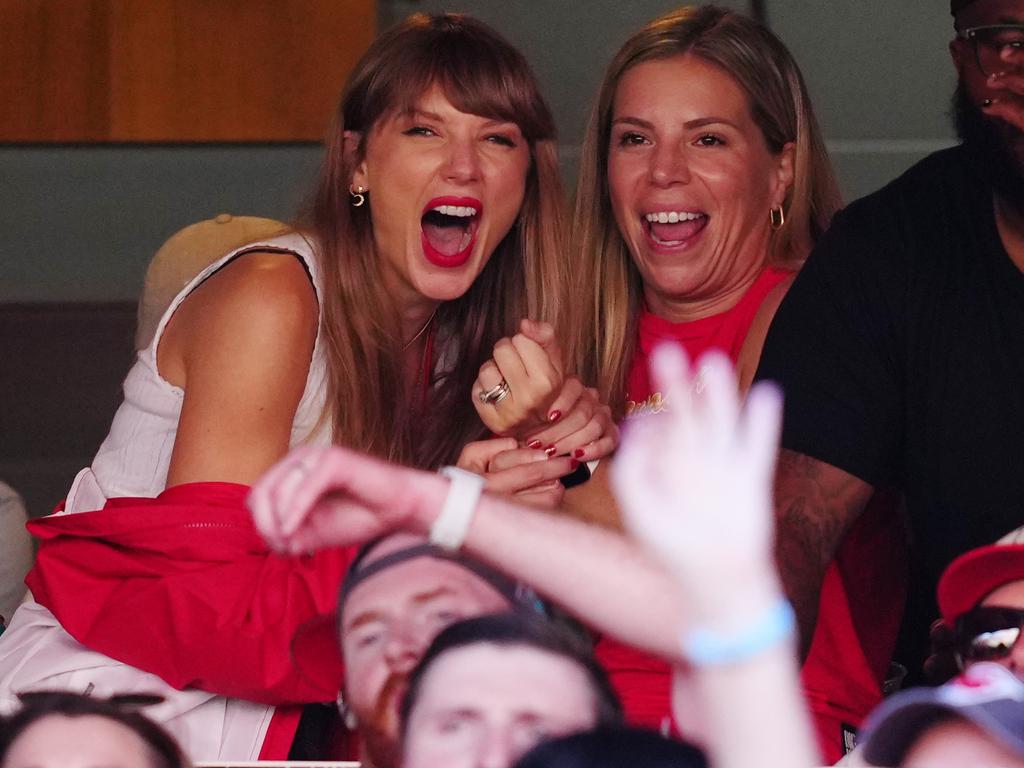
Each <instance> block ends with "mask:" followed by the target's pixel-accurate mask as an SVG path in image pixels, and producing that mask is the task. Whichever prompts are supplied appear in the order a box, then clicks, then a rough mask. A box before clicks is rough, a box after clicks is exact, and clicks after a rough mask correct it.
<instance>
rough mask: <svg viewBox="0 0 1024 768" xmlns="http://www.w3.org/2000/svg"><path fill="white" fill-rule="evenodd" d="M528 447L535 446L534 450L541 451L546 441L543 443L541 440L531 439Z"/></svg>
mask: <svg viewBox="0 0 1024 768" xmlns="http://www.w3.org/2000/svg"><path fill="white" fill-rule="evenodd" d="M526 447H527V448H533V450H535V451H539V450H540V449H541V448H543V447H544V443H542V442H541V441H540V440H531V441H530V442H528V443H527V444H526Z"/></svg>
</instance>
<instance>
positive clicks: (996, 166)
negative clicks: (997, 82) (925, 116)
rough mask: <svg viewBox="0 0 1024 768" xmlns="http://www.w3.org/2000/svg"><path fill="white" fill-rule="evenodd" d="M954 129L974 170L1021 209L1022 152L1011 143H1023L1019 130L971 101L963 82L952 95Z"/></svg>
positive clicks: (1023, 192) (1023, 205) (1023, 190)
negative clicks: (986, 113) (989, 115)
mask: <svg viewBox="0 0 1024 768" xmlns="http://www.w3.org/2000/svg"><path fill="white" fill-rule="evenodd" d="M953 114H954V117H955V119H956V132H957V135H958V136H959V137H960V141H961V142H962V143H963V146H964V149H965V150H966V151H967V152H968V154H969V155H970V158H971V164H972V166H973V168H974V169H975V170H976V171H977V172H978V174H979V175H980V176H981V177H982V178H983V179H984V180H985V181H986V182H988V183H989V184H991V185H992V188H993V189H994V190H995V192H996V194H997V195H999V197H1000V198H1002V199H1003V200H1004V201H1005V202H1007V203H1009V204H1010V205H1012V206H1013V207H1014V208H1016V209H1018V210H1021V209H1024V156H1018V155H1017V153H1016V152H1015V151H1014V144H1017V145H1018V146H1021V147H1024V137H1022V136H1021V133H1020V131H1018V130H1017V129H1016V128H1014V127H1013V126H1011V125H1010V124H1009V123H1006V122H1004V121H1002V120H998V119H995V118H991V117H987V116H986V115H985V114H984V113H983V112H982V111H981V109H980V108H978V107H977V106H975V104H974V103H973V102H971V99H970V97H969V96H968V95H967V89H966V88H964V86H963V83H960V84H959V85H958V86H957V89H956V94H955V95H954V97H953Z"/></svg>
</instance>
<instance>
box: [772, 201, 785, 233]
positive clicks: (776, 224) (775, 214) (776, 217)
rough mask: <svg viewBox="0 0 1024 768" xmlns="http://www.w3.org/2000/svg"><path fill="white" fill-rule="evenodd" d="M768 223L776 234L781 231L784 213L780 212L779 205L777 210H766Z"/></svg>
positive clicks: (780, 207)
mask: <svg viewBox="0 0 1024 768" xmlns="http://www.w3.org/2000/svg"><path fill="white" fill-rule="evenodd" d="M768 221H769V222H770V223H771V225H772V229H774V230H775V231H776V232H778V231H779V230H780V229H782V225H783V224H785V223H786V212H785V211H783V210H782V206H781V205H780V206H779V207H778V208H769V209H768Z"/></svg>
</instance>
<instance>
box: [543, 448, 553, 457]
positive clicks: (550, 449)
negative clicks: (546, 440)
mask: <svg viewBox="0 0 1024 768" xmlns="http://www.w3.org/2000/svg"><path fill="white" fill-rule="evenodd" d="M544 453H546V454H547V455H548V458H551V457H552V456H554V455H555V446H553V445H549V446H548V447H547V448H545V449H544Z"/></svg>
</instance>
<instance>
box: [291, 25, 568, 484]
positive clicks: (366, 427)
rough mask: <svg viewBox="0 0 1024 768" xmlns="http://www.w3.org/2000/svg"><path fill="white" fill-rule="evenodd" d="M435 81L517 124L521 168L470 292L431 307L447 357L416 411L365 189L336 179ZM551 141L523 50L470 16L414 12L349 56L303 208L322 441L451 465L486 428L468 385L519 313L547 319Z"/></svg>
mask: <svg viewBox="0 0 1024 768" xmlns="http://www.w3.org/2000/svg"><path fill="white" fill-rule="evenodd" d="M435 86H436V87H438V88H440V89H441V91H442V92H443V93H444V95H445V97H446V98H447V99H448V100H449V101H450V102H451V103H452V105H453V106H455V107H456V108H457V109H459V110H460V111H462V112H467V113H472V114H476V115H482V116H485V117H489V118H494V119H500V120H505V121H510V122H514V123H515V124H517V125H518V126H519V128H520V130H521V131H522V133H523V136H524V138H525V139H526V141H527V143H528V144H529V147H530V150H531V158H532V164H531V168H530V171H529V174H528V178H527V182H526V194H525V198H524V202H523V206H522V208H521V210H520V212H519V217H518V219H517V221H516V223H515V224H514V225H513V227H512V229H511V231H510V232H509V233H508V235H507V236H506V237H505V238H504V240H502V242H501V243H500V244H499V245H498V247H497V249H496V250H495V252H494V254H493V255H492V256H491V258H490V260H489V262H488V263H487V265H486V267H484V269H483V271H482V272H481V274H480V275H479V276H478V277H477V279H476V280H475V281H474V283H473V285H472V286H471V287H470V289H469V290H468V291H467V292H466V293H465V294H464V295H463V296H462V297H460V298H458V299H455V300H452V301H447V302H444V303H443V304H442V305H441V306H440V307H439V309H438V313H437V316H436V319H435V321H434V327H435V328H436V329H437V344H438V345H439V346H440V347H442V349H443V353H444V354H443V355H442V359H443V360H444V361H445V363H446V365H445V367H444V370H441V371H435V372H434V374H433V375H432V377H431V382H430V385H429V387H428V389H427V402H426V403H424V404H422V407H420V404H419V403H416V402H414V400H418V398H417V397H416V396H415V395H416V393H411V392H408V391H407V388H406V385H405V384H404V383H403V375H402V362H401V360H402V338H401V328H400V325H399V321H398V313H397V312H396V311H395V308H394V306H393V301H392V298H391V297H390V296H389V295H388V294H387V292H386V291H385V290H384V288H383V280H382V279H381V265H380V258H379V257H378V256H377V254H376V252H375V247H374V236H373V228H372V224H371V220H370V214H369V211H368V208H369V207H370V206H372V205H373V196H372V191H371V193H370V198H369V204H368V205H366V206H363V207H360V208H353V207H352V206H351V205H350V202H349V193H348V188H349V184H350V183H351V180H352V174H353V171H354V168H355V166H356V165H357V164H358V163H359V162H360V161H361V159H362V157H363V155H364V152H365V141H366V136H367V135H368V134H369V132H370V130H371V129H372V128H373V126H374V125H375V124H376V123H377V122H378V121H380V120H382V119H385V118H387V117H388V116H389V115H393V114H395V113H397V112H401V111H404V110H408V109H412V108H413V107H415V105H416V102H417V100H418V99H419V98H420V97H421V96H422V95H423V94H425V93H427V92H428V91H429V90H430V88H431V87H435ZM345 131H357V132H360V133H361V140H360V146H359V147H358V150H357V151H356V152H355V153H352V152H351V151H349V152H348V153H346V152H345V147H344V135H343V134H344V132H345ZM555 141H556V136H555V126H554V121H553V119H552V117H551V113H550V110H549V109H548V107H547V105H546V104H545V103H544V100H543V99H542V97H541V95H540V90H539V88H538V85H537V82H536V80H535V78H534V76H533V73H532V72H531V70H530V67H529V65H528V64H527V63H526V60H525V59H524V58H523V56H522V54H520V53H519V52H518V51H517V50H516V49H515V48H513V47H512V46H511V45H510V44H509V43H508V42H506V41H505V40H504V39H503V38H501V37H500V36H499V35H498V34H497V33H496V32H494V30H492V29H490V28H489V27H488V26H487V25H485V24H483V23H482V22H479V21H477V20H474V19H471V18H468V17H465V16H461V15H456V14H443V15H436V16H428V15H425V14H415V15H413V16H410V17H409V18H407V19H406V20H405V21H403V22H402V23H400V24H399V25H397V26H396V27H394V28H392V29H391V30H389V31H387V32H385V33H384V34H383V35H381V36H380V37H379V38H378V39H377V40H376V41H375V42H374V43H373V45H372V46H371V47H370V49H369V50H368V51H367V52H366V54H365V55H364V56H363V57H362V59H361V60H360V62H359V63H358V64H357V66H356V68H355V71H354V72H353V74H352V76H351V77H350V79H349V81H348V84H347V86H346V88H345V91H344V93H343V94H342V99H341V105H340V107H339V109H338V112H337V115H336V117H335V124H334V125H333V127H332V129H331V131H330V135H329V136H328V138H327V142H326V144H327V146H326V156H325V159H324V163H323V166H322V169H321V175H320V180H319V183H318V185H317V188H316V192H315V196H314V198H313V200H312V203H311V206H310V212H309V216H308V227H309V229H311V230H312V233H313V235H314V236H315V238H316V242H317V247H318V258H319V259H320V266H321V270H322V274H323V278H324V291H323V307H322V328H321V333H322V339H323V344H324V353H325V355H326V359H327V366H328V396H327V403H328V405H327V408H328V414H327V416H326V418H329V419H330V421H331V424H332V431H333V438H334V441H335V442H337V443H341V444H344V445H348V446H351V447H353V448H356V449H358V450H361V451H365V452H368V453H371V454H374V455H377V456H381V457H383V458H386V459H389V460H393V461H401V462H405V463H411V464H414V465H416V466H420V467H425V468H433V467H437V466H439V465H441V464H444V463H453V462H454V461H455V459H456V458H457V457H458V454H459V451H460V450H461V448H462V446H463V445H464V444H465V443H466V442H468V441H469V440H473V439H479V438H480V437H483V436H484V435H485V430H484V428H483V425H482V424H481V423H480V421H479V418H478V417H477V415H476V412H475V411H474V410H473V407H472V402H471V400H470V398H471V396H472V392H471V386H472V383H473V381H474V379H475V378H476V373H477V370H478V369H479V367H480V365H482V364H483V362H484V361H485V360H487V359H488V358H489V357H490V356H491V351H492V349H493V346H494V343H495V342H496V341H497V340H498V339H499V338H501V337H502V336H505V335H509V334H511V333H513V332H514V331H515V329H516V324H517V323H518V321H519V319H521V318H523V317H533V318H542V319H547V320H551V321H554V322H556V323H557V322H559V301H558V300H559V297H560V296H561V295H562V294H563V293H564V286H565V280H566V277H565V270H566V267H565V262H564V252H563V248H562V246H563V243H562V235H561V226H562V218H563V217H562V215H561V214H562V210H563V196H562V186H561V180H560V177H559V171H558V162H557V157H556V150H555ZM414 432H415V434H414Z"/></svg>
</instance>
